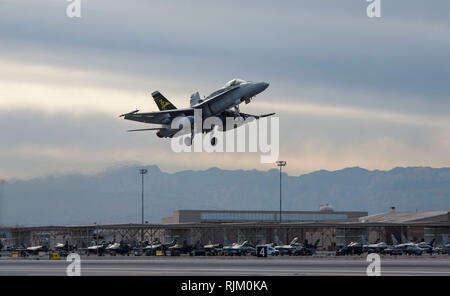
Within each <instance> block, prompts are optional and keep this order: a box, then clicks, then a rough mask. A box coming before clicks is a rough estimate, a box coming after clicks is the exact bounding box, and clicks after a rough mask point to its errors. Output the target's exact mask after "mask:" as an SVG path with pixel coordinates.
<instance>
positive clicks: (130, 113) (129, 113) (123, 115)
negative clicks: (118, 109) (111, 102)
mask: <svg viewBox="0 0 450 296" xmlns="http://www.w3.org/2000/svg"><path fill="white" fill-rule="evenodd" d="M138 112H139V110H138V109H136V110H134V111H131V112H128V113H124V114H121V115H119V117H125V116H127V115H132V114H135V113H138Z"/></svg>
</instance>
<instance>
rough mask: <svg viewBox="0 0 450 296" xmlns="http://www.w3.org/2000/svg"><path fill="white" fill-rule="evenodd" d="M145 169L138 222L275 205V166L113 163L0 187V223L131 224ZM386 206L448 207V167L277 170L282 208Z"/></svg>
mask: <svg viewBox="0 0 450 296" xmlns="http://www.w3.org/2000/svg"><path fill="white" fill-rule="evenodd" d="M141 168H146V169H147V170H148V173H147V174H146V175H145V181H144V182H145V213H146V215H145V219H146V220H147V221H149V222H150V223H160V222H161V219H162V218H163V217H165V216H169V215H171V214H172V212H173V211H174V210H179V209H209V210H214V209H217V210H219V209H221V210H278V209H279V171H278V170H276V169H271V170H268V171H257V170H224V169H219V168H216V167H213V168H210V169H207V170H199V171H191V170H187V171H180V172H176V173H167V172H163V171H161V170H160V169H159V167H158V166H156V165H149V166H138V165H128V166H122V167H115V168H111V169H108V170H106V171H104V172H101V173H98V174H92V175H81V174H79V175H78V174H70V175H62V176H49V177H43V178H36V179H31V180H10V181H7V182H6V183H5V184H4V188H3V197H2V199H3V200H2V204H1V217H0V219H1V221H0V224H7V225H75V224H76V225H89V224H92V223H94V222H96V223H102V224H106V223H139V222H140V220H141V176H140V174H139V169H141ZM321 204H330V205H332V206H333V207H334V208H335V210H337V211H338V210H341V211H345V210H348V211H353V210H354V211H368V212H369V213H371V214H374V213H379V212H386V211H389V209H390V207H391V206H395V207H396V208H397V210H398V211H415V210H421V211H422V210H449V209H450V168H430V167H406V168H400V167H398V168H394V169H391V170H388V171H381V170H373V171H369V170H366V169H362V168H359V167H352V168H345V169H342V170H337V171H326V170H320V171H316V172H312V173H308V174H303V175H300V176H288V175H287V174H285V173H283V209H284V210H318V208H319V205H321Z"/></svg>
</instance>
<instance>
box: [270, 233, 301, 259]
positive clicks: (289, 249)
mask: <svg viewBox="0 0 450 296" xmlns="http://www.w3.org/2000/svg"><path fill="white" fill-rule="evenodd" d="M300 247H302V245H301V244H300V243H299V242H298V237H294V239H293V240H292V241H291V242H290V243H289V244H287V245H280V246H276V247H275V249H276V250H278V251H279V252H280V255H292V254H294V252H295V251H296V250H297V249H298V248H300Z"/></svg>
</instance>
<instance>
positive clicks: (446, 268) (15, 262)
mask: <svg viewBox="0 0 450 296" xmlns="http://www.w3.org/2000/svg"><path fill="white" fill-rule="evenodd" d="M0 259H1V260H0V275H1V276H6V275H8V276H11V275H13V276H65V275H67V274H66V270H67V268H68V266H69V264H70V262H67V261H66V259H65V258H60V259H59V260H48V259H47V258H26V259H22V258H5V257H2V258H0ZM369 264H370V262H367V261H366V257H365V256H357V257H329V258H328V257H327V258H323V257H291V256H283V257H269V258H256V257H250V256H248V257H189V256H181V257H135V256H104V257H97V256H95V257H93V256H89V257H87V256H81V261H80V271H81V275H82V276H152V275H154V276H302V275H312V276H315V275H320V276H323V275H325V276H336V275H337V276H344V275H345V276H347V275H349V276H366V275H367V274H366V269H367V267H368V266H369ZM380 267H381V268H380V270H381V275H387V276H449V275H450V256H436V257H432V256H421V257H415V256H411V257H410V256H401V257H400V256H399V257H396V258H392V257H390V256H382V257H381V265H380Z"/></svg>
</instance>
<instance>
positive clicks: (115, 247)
mask: <svg viewBox="0 0 450 296" xmlns="http://www.w3.org/2000/svg"><path fill="white" fill-rule="evenodd" d="M105 251H106V252H107V253H109V254H110V255H112V256H116V255H117V254H120V255H128V256H129V255H130V251H131V248H130V245H128V244H126V243H124V242H123V241H121V242H119V243H111V244H110V245H109V246H107V247H106V249H105Z"/></svg>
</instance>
